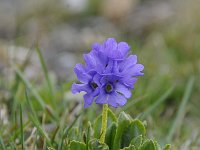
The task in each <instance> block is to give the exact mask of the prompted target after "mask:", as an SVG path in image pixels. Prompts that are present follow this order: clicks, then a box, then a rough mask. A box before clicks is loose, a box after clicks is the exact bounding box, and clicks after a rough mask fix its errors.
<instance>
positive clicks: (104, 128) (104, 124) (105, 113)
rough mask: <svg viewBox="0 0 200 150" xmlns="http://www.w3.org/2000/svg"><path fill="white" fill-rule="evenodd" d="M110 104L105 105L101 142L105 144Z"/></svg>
mask: <svg viewBox="0 0 200 150" xmlns="http://www.w3.org/2000/svg"><path fill="white" fill-rule="evenodd" d="M107 116H108V104H104V105H103V111H102V125H101V137H100V142H101V143H104V141H105V136H106V128H107Z"/></svg>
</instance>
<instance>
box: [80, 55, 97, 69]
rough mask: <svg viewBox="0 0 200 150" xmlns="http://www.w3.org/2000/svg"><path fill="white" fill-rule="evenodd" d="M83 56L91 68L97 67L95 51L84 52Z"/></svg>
mask: <svg viewBox="0 0 200 150" xmlns="http://www.w3.org/2000/svg"><path fill="white" fill-rule="evenodd" d="M83 57H84V60H85V62H86V64H87V66H88V67H90V68H94V67H96V65H97V63H96V60H95V58H94V56H93V51H92V52H90V53H89V54H84V55H83Z"/></svg>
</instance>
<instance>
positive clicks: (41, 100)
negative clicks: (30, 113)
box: [13, 66, 45, 109]
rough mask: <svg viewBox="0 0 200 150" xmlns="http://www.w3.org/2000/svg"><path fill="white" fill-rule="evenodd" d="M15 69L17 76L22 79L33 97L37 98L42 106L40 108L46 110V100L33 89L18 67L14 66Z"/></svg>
mask: <svg viewBox="0 0 200 150" xmlns="http://www.w3.org/2000/svg"><path fill="white" fill-rule="evenodd" d="M13 68H14V70H15V72H16V73H17V75H18V76H19V78H20V79H21V81H22V82H23V83H24V84H25V85H26V86H27V87H28V88H29V89H30V91H31V92H32V94H33V96H34V97H35V98H36V100H37V101H38V103H39V104H40V106H41V107H42V108H43V109H45V103H44V100H43V99H42V98H41V97H40V95H39V94H38V92H37V91H36V90H35V89H34V88H33V86H32V85H31V83H30V82H29V81H28V80H27V79H26V78H25V77H24V75H23V74H22V72H21V71H20V70H19V69H18V68H17V67H16V66H13Z"/></svg>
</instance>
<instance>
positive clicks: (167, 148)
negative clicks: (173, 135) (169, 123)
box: [163, 144, 171, 150]
mask: <svg viewBox="0 0 200 150" xmlns="http://www.w3.org/2000/svg"><path fill="white" fill-rule="evenodd" d="M170 149H171V145H170V144H166V145H165V147H164V148H163V150H170Z"/></svg>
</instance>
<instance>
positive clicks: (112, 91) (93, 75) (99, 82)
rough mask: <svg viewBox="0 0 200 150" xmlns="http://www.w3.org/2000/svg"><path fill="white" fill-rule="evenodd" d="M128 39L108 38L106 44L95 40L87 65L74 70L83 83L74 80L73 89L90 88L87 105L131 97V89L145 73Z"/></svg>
mask: <svg viewBox="0 0 200 150" xmlns="http://www.w3.org/2000/svg"><path fill="white" fill-rule="evenodd" d="M129 50H130V46H129V45H128V44H127V43H126V42H120V43H117V42H116V40H115V39H113V38H108V39H107V40H106V41H105V42H104V43H103V44H99V43H95V44H93V46H92V50H91V52H90V53H88V54H85V55H84V60H85V62H86V64H85V65H82V64H77V65H76V66H75V68H74V72H75V73H76V75H77V78H78V80H79V81H80V82H81V84H76V83H74V84H73V85H72V92H73V93H78V92H81V91H84V92H86V94H85V95H84V101H85V103H84V107H85V108H87V107H89V106H90V105H91V104H92V102H93V101H94V100H95V102H96V104H109V105H110V106H112V107H119V106H123V105H125V104H126V102H127V98H130V97H131V89H133V88H134V84H135V82H136V81H137V78H136V77H137V76H142V75H143V73H142V72H141V71H142V70H143V69H144V66H143V65H142V64H137V56H136V55H130V56H128V52H129Z"/></svg>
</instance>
